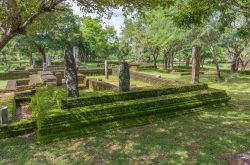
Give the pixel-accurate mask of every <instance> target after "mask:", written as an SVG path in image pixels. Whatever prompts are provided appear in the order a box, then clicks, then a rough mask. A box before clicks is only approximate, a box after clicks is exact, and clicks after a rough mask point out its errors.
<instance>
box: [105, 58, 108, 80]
mask: <svg viewBox="0 0 250 165" xmlns="http://www.w3.org/2000/svg"><path fill="white" fill-rule="evenodd" d="M104 65H105V66H104V69H105V78H106V79H107V80H108V79H109V64H108V60H105V62H104Z"/></svg>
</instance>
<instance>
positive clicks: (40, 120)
mask: <svg viewBox="0 0 250 165" xmlns="http://www.w3.org/2000/svg"><path fill="white" fill-rule="evenodd" d="M64 95H65V91H64V89H63V88H62V89H60V90H59V89H58V88H52V87H50V88H42V89H40V90H38V92H37V93H36V95H35V96H34V97H33V98H32V110H33V113H35V116H36V141H37V143H47V142H51V141H57V140H62V139H68V138H74V137H79V136H86V135H91V134H95V133H98V132H103V131H106V130H110V129H115V128H127V127H133V126H138V125H144V124H148V123H152V122H154V121H155V120H158V119H159V118H160V117H162V116H175V115H182V114H185V113H191V112H196V111H200V110H203V108H201V107H203V106H206V105H215V104H221V103H225V102H227V101H228V100H229V99H230V98H229V97H228V96H227V94H226V93H225V91H221V90H215V89H209V88H208V87H207V85H203V84H201V85H184V86H181V87H176V88H160V89H159V88H158V89H154V88H152V89H143V88H142V89H136V90H132V91H130V92H125V93H120V92H118V91H100V92H83V93H82V96H81V97H80V98H77V99H66V98H64ZM61 100H63V101H61ZM194 108H196V109H194Z"/></svg>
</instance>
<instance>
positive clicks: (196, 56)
mask: <svg viewBox="0 0 250 165" xmlns="http://www.w3.org/2000/svg"><path fill="white" fill-rule="evenodd" d="M200 58H201V47H199V46H194V47H193V48H192V60H193V62H192V83H193V84H197V83H199V74H200Z"/></svg>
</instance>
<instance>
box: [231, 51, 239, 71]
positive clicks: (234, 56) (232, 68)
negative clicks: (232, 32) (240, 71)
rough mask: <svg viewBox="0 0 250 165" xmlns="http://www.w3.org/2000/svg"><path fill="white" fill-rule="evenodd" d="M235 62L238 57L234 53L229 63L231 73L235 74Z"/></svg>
mask: <svg viewBox="0 0 250 165" xmlns="http://www.w3.org/2000/svg"><path fill="white" fill-rule="evenodd" d="M237 60H238V55H237V54H236V53H234V54H233V60H232V63H231V73H235V72H237V69H236V68H237Z"/></svg>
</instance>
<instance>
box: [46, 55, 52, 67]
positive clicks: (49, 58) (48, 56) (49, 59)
mask: <svg viewBox="0 0 250 165" xmlns="http://www.w3.org/2000/svg"><path fill="white" fill-rule="evenodd" d="M46 63H47V66H51V56H50V55H49V54H46Z"/></svg>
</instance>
